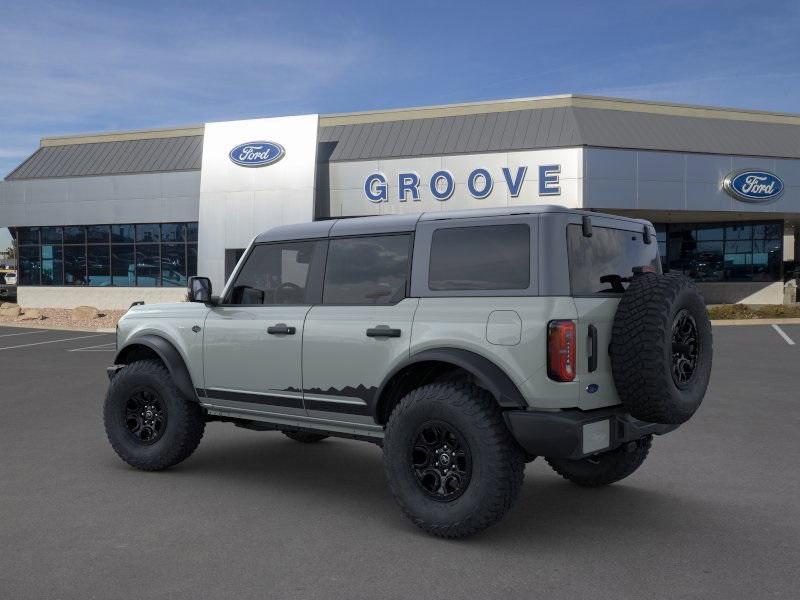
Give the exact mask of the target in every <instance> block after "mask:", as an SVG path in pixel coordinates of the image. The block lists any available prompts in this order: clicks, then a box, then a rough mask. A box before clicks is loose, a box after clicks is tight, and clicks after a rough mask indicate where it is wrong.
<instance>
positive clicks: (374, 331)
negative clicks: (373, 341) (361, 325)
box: [367, 325, 402, 337]
mask: <svg viewBox="0 0 800 600" xmlns="http://www.w3.org/2000/svg"><path fill="white" fill-rule="evenodd" d="M401 333H402V331H400V330H399V329H392V328H391V327H389V326H388V325H378V326H377V327H370V328H369V329H367V337H400V334H401Z"/></svg>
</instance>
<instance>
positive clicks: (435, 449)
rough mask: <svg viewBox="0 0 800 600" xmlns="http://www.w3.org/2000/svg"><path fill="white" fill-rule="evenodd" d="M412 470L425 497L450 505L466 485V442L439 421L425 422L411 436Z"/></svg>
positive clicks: (469, 459) (469, 469) (469, 471)
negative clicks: (412, 439) (412, 438)
mask: <svg viewBox="0 0 800 600" xmlns="http://www.w3.org/2000/svg"><path fill="white" fill-rule="evenodd" d="M411 468H412V470H413V472H414V477H415V478H416V480H417V483H418V484H419V486H420V487H421V488H422V490H423V491H424V492H425V493H426V494H427V495H428V496H430V497H431V498H433V499H434V500H437V501H439V502H450V501H452V500H455V499H456V498H458V497H459V496H460V495H461V494H463V493H464V490H466V489H467V486H468V485H469V482H470V479H471V478H472V455H471V453H470V450H469V446H468V445H467V443H466V441H465V440H464V438H463V437H462V436H461V435H460V434H459V433H458V432H457V431H456V430H455V429H454V428H452V427H451V426H450V425H448V424H447V423H444V422H442V421H428V422H425V423H423V424H422V425H421V426H420V427H419V428H418V429H417V432H416V435H415V436H414V443H413V446H412V449H411Z"/></svg>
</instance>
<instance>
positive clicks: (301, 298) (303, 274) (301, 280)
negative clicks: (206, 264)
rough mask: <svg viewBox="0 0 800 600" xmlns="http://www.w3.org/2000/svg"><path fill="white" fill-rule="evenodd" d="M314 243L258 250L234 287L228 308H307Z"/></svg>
mask: <svg viewBox="0 0 800 600" xmlns="http://www.w3.org/2000/svg"><path fill="white" fill-rule="evenodd" d="M313 255H314V242H290V243H285V244H264V245H260V246H256V247H255V248H253V251H252V252H251V253H250V255H249V256H248V257H247V261H246V262H245V263H244V265H242V270H241V271H239V274H238V275H237V276H236V281H234V283H233V286H232V287H231V291H230V297H229V299H228V302H227V303H228V304H248V305H254V304H269V305H274V304H303V303H304V302H305V299H306V285H307V283H308V272H309V267H310V265H311V258H312V257H313Z"/></svg>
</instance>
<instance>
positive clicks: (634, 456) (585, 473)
mask: <svg viewBox="0 0 800 600" xmlns="http://www.w3.org/2000/svg"><path fill="white" fill-rule="evenodd" d="M652 441H653V436H651V435H646V436H645V437H643V438H640V439H638V440H636V441H633V442H628V443H627V444H623V445H622V446H620V447H619V448H617V449H615V450H612V451H611V452H604V453H603V454H598V455H596V456H588V457H586V458H581V459H580V460H568V459H565V458H547V459H546V460H547V464H548V465H550V466H551V467H552V468H553V470H554V471H555V472H556V473H558V474H559V475H561V476H562V477H563V478H564V479H566V480H567V481H571V482H572V483H575V484H577V485H580V486H583V487H600V486H603V485H609V484H610V483H614V482H616V481H619V480H620V479H625V478H626V477H627V476H628V475H631V474H632V473H633V472H634V471H635V470H636V469H638V468H639V467H640V466H642V463H643V462H644V459H645V458H647V453H648V452H649V451H650V444H651V443H652Z"/></svg>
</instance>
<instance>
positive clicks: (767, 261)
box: [656, 221, 783, 281]
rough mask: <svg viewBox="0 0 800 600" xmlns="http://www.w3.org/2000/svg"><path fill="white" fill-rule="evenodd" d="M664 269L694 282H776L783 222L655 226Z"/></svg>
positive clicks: (780, 253) (779, 274)
mask: <svg viewBox="0 0 800 600" xmlns="http://www.w3.org/2000/svg"><path fill="white" fill-rule="evenodd" d="M656 231H657V239H658V242H659V251H660V252H661V253H662V256H661V260H662V262H663V263H664V265H665V267H666V268H665V269H664V270H665V271H666V270H672V271H679V272H682V273H684V274H685V275H688V276H689V277H691V278H692V279H694V280H695V281H778V280H780V279H781V266H782V261H783V223H782V222H780V221H764V222H740V223H703V224H698V223H672V224H669V225H657V226H656Z"/></svg>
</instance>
